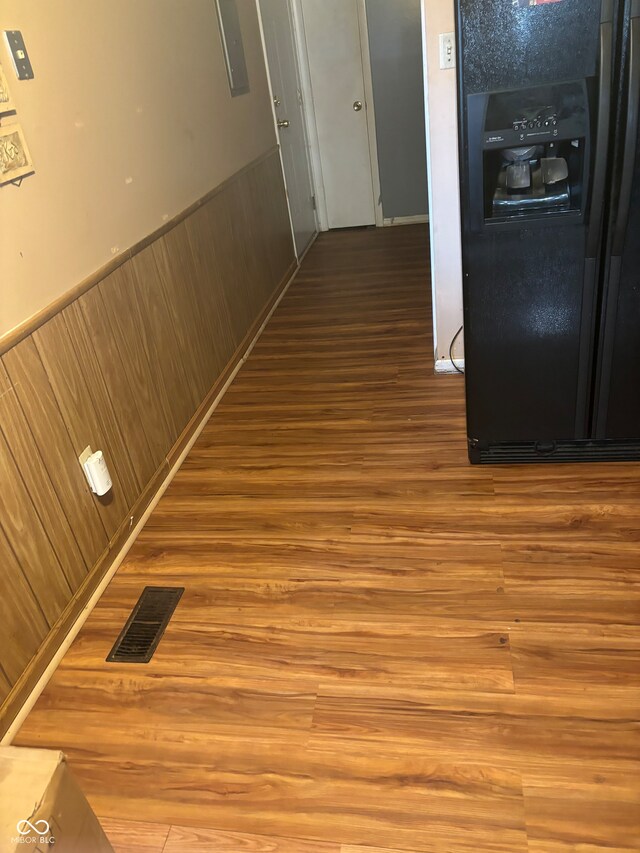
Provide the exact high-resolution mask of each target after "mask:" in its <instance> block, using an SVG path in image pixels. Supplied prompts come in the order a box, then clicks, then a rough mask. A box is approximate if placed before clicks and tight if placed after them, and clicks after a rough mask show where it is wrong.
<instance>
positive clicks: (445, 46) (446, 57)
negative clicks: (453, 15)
mask: <svg viewBox="0 0 640 853" xmlns="http://www.w3.org/2000/svg"><path fill="white" fill-rule="evenodd" d="M455 67H456V37H455V35H454V33H440V68H455Z"/></svg>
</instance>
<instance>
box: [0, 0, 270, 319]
mask: <svg viewBox="0 0 640 853" xmlns="http://www.w3.org/2000/svg"><path fill="white" fill-rule="evenodd" d="M238 7H239V10H240V17H241V24H242V30H243V35H244V46H245V53H246V58H247V67H248V71H249V78H250V85H251V92H250V93H249V94H248V95H242V96H239V97H236V98H232V97H231V95H230V93H229V87H228V83H227V75H226V70H225V66H224V60H223V55H222V47H221V43H220V36H219V31H218V24H217V17H216V11H215V6H214V0H85V2H80V0H45V2H43V0H0V29H1V30H4V29H19V30H22V33H23V35H24V38H25V42H26V45H27V48H28V50H29V54H30V57H31V60H32V63H33V67H34V71H35V79H34V80H31V81H24V82H19V81H18V80H17V79H16V76H15V74H14V72H13V68H12V67H11V66H10V62H9V57H8V54H7V51H6V47H5V45H4V40H2V46H1V47H0V62H1V63H2V65H3V68H4V70H5V73H6V75H7V78H8V81H9V85H10V87H11V92H12V94H13V96H14V99H15V101H16V105H17V116H16V117H15V118H14V117H13V116H7V117H5V119H3V120H2V126H4V125H5V124H8V123H10V122H13V121H15V120H16V119H17V120H19V121H20V122H21V124H22V126H23V128H24V131H25V134H26V137H27V142H28V145H29V147H30V149H31V154H32V156H33V160H34V164H35V167H36V170H37V171H36V174H35V175H33V176H31V177H28V178H25V180H24V181H23V183H22V186H21V187H20V188H17V187H14V186H4V187H0V335H2V334H3V333H5V332H7V331H9V330H10V329H12V328H13V327H15V326H17V325H19V324H20V323H21V322H23V321H24V320H26V319H27V318H29V317H30V316H31V315H33V314H35V313H37V312H38V311H40V310H41V309H43V308H45V307H46V306H47V305H48V304H49V303H51V302H52V301H53V300H54V299H56V298H57V297H58V296H60V295H62V294H63V293H64V292H66V291H67V290H69V289H70V288H72V287H73V286H74V285H76V284H78V283H79V282H80V281H81V280H82V279H83V278H85V277H86V276H87V275H90V274H91V273H93V272H94V271H95V270H96V269H98V268H99V267H101V266H102V265H103V264H104V263H106V262H107V261H109V260H110V259H111V258H112V257H113V256H114V254H117V253H118V252H121V251H123V250H125V249H127V248H128V247H129V246H131V245H133V244H134V243H135V242H137V241H138V240H140V239H141V238H143V237H145V236H146V235H147V234H149V233H150V232H152V231H154V230H155V229H156V228H158V227H159V226H161V225H162V224H163V222H164V221H166V220H167V219H170V218H171V217H173V216H174V215H176V214H177V213H179V212H180V211H182V210H184V208H186V207H187V206H188V205H189V204H191V203H192V202H193V201H195V200H197V199H198V198H200V197H201V196H203V195H204V194H205V193H206V192H208V191H209V190H210V189H212V188H213V187H215V186H216V185H217V184H219V183H220V182H221V181H223V180H224V179H225V178H227V177H229V176H230V175H232V174H233V173H234V172H236V171H238V170H239V169H240V168H242V167H243V166H244V165H246V164H247V163H249V162H250V161H251V160H253V159H255V158H256V157H258V156H259V155H260V154H262V153H263V152H264V151H266V150H268V149H269V148H270V147H271V146H273V145H274V144H275V142H276V140H275V131H274V128H273V120H272V115H271V107H270V103H269V94H268V89H267V81H266V74H265V70H264V62H263V58H262V48H261V45H260V34H259V28H258V20H257V14H256V8H255V2H254V0H238Z"/></svg>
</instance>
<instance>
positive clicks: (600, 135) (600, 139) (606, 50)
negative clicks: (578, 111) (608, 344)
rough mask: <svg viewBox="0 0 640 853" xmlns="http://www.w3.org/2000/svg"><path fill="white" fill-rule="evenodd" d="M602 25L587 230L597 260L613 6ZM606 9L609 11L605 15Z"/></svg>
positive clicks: (589, 247) (590, 249)
mask: <svg viewBox="0 0 640 853" xmlns="http://www.w3.org/2000/svg"><path fill="white" fill-rule="evenodd" d="M602 5H603V20H602V21H601V23H600V93H599V98H598V127H597V131H596V157H595V165H594V172H593V191H592V193H591V210H590V217H589V229H588V231H587V258H595V257H596V256H597V254H598V246H599V244H600V228H601V225H602V210H603V207H604V196H605V189H606V174H607V158H608V156H609V122H610V113H611V85H612V78H613V67H612V63H613V21H612V20H611V18H610V17H609V16H608V8H609V6H610V4H608V3H606V2H604V3H603V4H602ZM605 8H606V9H607V12H605Z"/></svg>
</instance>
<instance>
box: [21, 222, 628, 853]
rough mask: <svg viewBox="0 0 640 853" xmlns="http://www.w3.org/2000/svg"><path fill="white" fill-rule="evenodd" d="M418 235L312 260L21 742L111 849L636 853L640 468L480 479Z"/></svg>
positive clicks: (524, 470) (352, 242) (362, 243)
mask: <svg viewBox="0 0 640 853" xmlns="http://www.w3.org/2000/svg"><path fill="white" fill-rule="evenodd" d="M426 240H427V238H426V232H425V229H424V228H423V227H408V228H388V229H379V230H362V231H348V232H337V233H336V232H334V233H330V234H326V235H323V236H321V237H320V239H319V240H318V242H317V243H316V245H315V246H314V247H313V249H312V250H311V252H310V253H309V255H308V256H307V258H306V259H305V261H304V264H303V266H302V270H301V272H300V274H299V276H298V278H297V280H296V282H295V283H294V285H293V286H292V288H291V289H290V291H289V293H288V294H287V296H286V298H285V299H284V300H283V302H282V303H281V306H280V307H279V309H278V311H277V312H276V314H275V315H274V316H273V318H272V320H271V322H270V323H269V326H268V327H267V329H266V331H265V333H264V335H263V336H262V338H261V340H260V342H259V344H258V345H257V347H256V348H255V350H254V351H253V353H252V355H251V357H250V358H249V360H248V361H247V363H246V364H245V365H244V367H243V368H242V370H241V372H240V373H239V375H238V377H237V379H236V381H235V382H234V384H233V385H232V387H231V388H230V389H229V391H228V393H227V395H226V397H225V399H224V401H223V403H222V404H221V406H220V407H219V408H218V410H217V411H216V413H215V415H214V416H213V418H212V419H211V421H210V422H209V424H208V425H207V427H206V429H205V431H204V432H203V434H202V436H201V437H200V439H199V441H198V443H197V444H196V446H195V447H194V449H193V450H192V452H191V454H190V455H189V457H188V458H187V460H186V462H185V464H184V465H183V467H182V469H181V471H180V472H179V474H178V475H177V477H176V479H175V481H174V482H173V484H172V485H171V487H170V488H169V490H168V491H167V493H166V495H165V496H164V498H163V499H162V501H161V502H160V504H159V505H158V507H157V509H156V511H155V512H154V514H153V515H152V517H151V518H150V520H149V522H148V524H147V526H146V527H145V529H144V531H143V532H142V534H141V536H140V538H139V540H138V542H137V543H136V545H135V546H134V548H133V549H132V551H131V552H130V554H129V557H128V559H127V560H126V562H125V563H124V564H123V566H122V567H121V568H120V570H119V571H118V573H117V575H116V577H115V579H114V580H113V582H112V583H111V585H110V586H109V588H108V589H107V591H106V593H105V595H104V596H103V598H102V600H101V601H100V603H99V605H98V606H97V608H96V609H95V611H94V612H93V614H92V615H91V617H90V618H89V620H88V622H87V623H86V625H85V627H84V629H83V630H82V632H81V633H80V635H79V637H78V639H77V641H76V642H75V643H74V644H73V646H72V647H71V649H70V650H69V652H68V654H67V655H66V657H65V659H64V661H63V663H62V665H61V666H60V668H59V669H58V671H57V672H56V674H55V676H54V678H53V679H52V681H51V683H50V685H49V687H48V688H47V689H46V691H45V692H44V694H43V695H42V697H41V699H40V700H39V702H38V704H37V705H36V707H35V709H34V711H33V712H32V713H31V715H30V716H29V718H28V720H27V721H26V723H25V725H24V727H23V728H22V730H21V732H20V733H19V736H18V739H17V743H19V744H24V745H33V746H48V747H56V748H60V749H62V750H64V751H65V752H66V754H67V755H68V756H69V760H70V762H71V766H72V767H73V769H74V770H75V772H76V774H77V775H78V777H79V779H80V781H81V783H82V785H83V787H84V790H85V792H86V793H87V795H88V798H89V800H90V801H91V803H92V804H93V806H94V808H95V809H96V811H97V813H98V814H99V815H100V816H101V818H102V819H103V820H104V824H105V828H106V830H107V832H108V833H109V835H110V837H111V838H112V840H113V843H114V846H115V848H116V850H117V851H121V853H125V851H126V853H136V851H137V853H142V851H144V853H160V851H164V853H178V851H183V850H184V851H186V850H189V851H203V853H204V851H206V853H210V851H211V853H213V852H214V851H215V853H485V852H486V853H632V851H636V852H637V851H638V850H640V724H639V722H638V720H639V716H640V714H639V711H640V629H639V627H638V621H639V620H638V617H639V615H640V526H639V524H638V513H639V509H640V470H639V469H638V466H636V465H585V466H544V467H542V466H541V467H527V466H522V467H508V468H484V467H483V468H472V467H470V466H469V464H468V463H467V458H466V448H465V429H464V400H463V380H462V378H461V377H458V376H453V377H446V376H445V377H443V376H439V377H436V376H435V375H434V374H433V361H432V351H433V347H432V339H431V332H430V312H429V306H428V298H429V292H430V289H429V282H428V276H427V263H428V261H427V242H426ZM150 583H157V584H169V585H182V586H185V588H186V591H185V593H184V596H183V598H182V600H181V602H180V604H179V606H178V608H177V610H176V613H175V616H174V618H173V620H172V622H171V624H170V626H169V628H168V630H167V633H166V635H165V637H164V639H163V640H162V642H161V643H160V646H159V648H158V650H157V652H156V654H155V656H154V658H153V660H152V661H151V663H150V664H148V665H147V666H135V665H130V666H126V665H122V664H106V663H105V662H104V658H105V656H106V655H107V653H108V651H109V649H110V647H111V645H112V643H113V641H114V639H115V637H116V636H117V634H118V632H119V631H120V628H121V626H122V624H123V622H124V621H125V619H126V617H127V615H128V613H129V611H130V608H131V607H132V606H133V604H134V603H135V601H136V599H137V597H138V595H139V594H140V591H141V589H142V587H144V586H145V585H146V584H150Z"/></svg>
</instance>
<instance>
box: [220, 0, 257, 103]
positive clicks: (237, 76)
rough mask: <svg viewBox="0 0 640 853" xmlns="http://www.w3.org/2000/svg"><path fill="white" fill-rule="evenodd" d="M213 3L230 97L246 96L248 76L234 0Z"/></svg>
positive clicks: (221, 0)
mask: <svg viewBox="0 0 640 853" xmlns="http://www.w3.org/2000/svg"><path fill="white" fill-rule="evenodd" d="M215 3H216V9H217V12H218V24H219V25H220V37H221V39H222V50H223V53H224V61H225V63H226V65H227V76H228V77H229V88H230V89H231V95H232V96H233V97H235V96H236V95H246V94H247V92H248V91H249V75H248V73H247V63H246V60H245V56H244V44H243V42H242V29H241V27H240V16H239V15H238V6H237V4H236V0H215Z"/></svg>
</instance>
